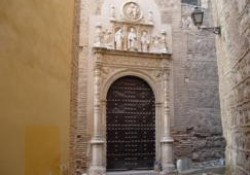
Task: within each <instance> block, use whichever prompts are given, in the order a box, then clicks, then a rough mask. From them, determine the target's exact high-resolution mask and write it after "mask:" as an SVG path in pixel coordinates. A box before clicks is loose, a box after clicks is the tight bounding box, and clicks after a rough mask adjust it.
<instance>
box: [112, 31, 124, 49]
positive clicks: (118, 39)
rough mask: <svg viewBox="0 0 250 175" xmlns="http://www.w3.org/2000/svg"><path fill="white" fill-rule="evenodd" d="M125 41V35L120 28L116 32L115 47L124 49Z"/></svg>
mask: <svg viewBox="0 0 250 175" xmlns="http://www.w3.org/2000/svg"><path fill="white" fill-rule="evenodd" d="M123 41H124V35H123V30H122V29H119V30H118V31H117V32H116V33H115V43H114V44H115V49H117V50H122V49H123Z"/></svg>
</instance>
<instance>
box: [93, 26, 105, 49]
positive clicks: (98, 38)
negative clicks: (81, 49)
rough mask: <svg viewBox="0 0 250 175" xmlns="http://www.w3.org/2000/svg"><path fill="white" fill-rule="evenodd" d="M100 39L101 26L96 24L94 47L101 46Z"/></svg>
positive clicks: (101, 37) (101, 35)
mask: <svg viewBox="0 0 250 175" xmlns="http://www.w3.org/2000/svg"><path fill="white" fill-rule="evenodd" d="M102 39H103V33H102V26H101V24H97V25H96V31H95V43H94V45H95V46H96V47H101V46H102Z"/></svg>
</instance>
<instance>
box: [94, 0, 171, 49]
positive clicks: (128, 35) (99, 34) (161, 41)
mask: <svg viewBox="0 0 250 175" xmlns="http://www.w3.org/2000/svg"><path fill="white" fill-rule="evenodd" d="M116 9H117V7H116V6H114V5H111V7H110V8H109V10H110V11H109V12H107V14H109V17H110V24H109V25H107V24H105V25H103V26H109V28H105V29H103V27H102V25H100V24H97V25H96V31H95V40H94V47H102V48H107V49H114V50H124V51H133V52H135V51H139V52H144V53H167V52H168V51H169V49H168V42H167V41H168V40H167V37H166V36H167V35H166V33H158V34H157V32H156V31H157V30H156V29H154V14H153V11H151V10H150V11H148V15H147V19H146V20H142V18H143V12H142V9H141V7H140V6H139V4H137V3H136V2H133V1H129V2H127V3H125V4H124V5H123V6H122V12H121V15H119V16H118V15H117V14H116V12H117V10H116ZM144 10H145V9H144ZM120 16H121V17H120ZM153 33H154V34H155V37H153V38H152V35H153ZM151 38H152V39H151Z"/></svg>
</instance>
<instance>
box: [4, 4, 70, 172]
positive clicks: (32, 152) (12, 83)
mask: <svg viewBox="0 0 250 175" xmlns="http://www.w3.org/2000/svg"><path fill="white" fill-rule="evenodd" d="M73 3H74V1H73V0H0V175H58V174H61V173H60V167H61V166H62V165H65V164H67V162H68V152H69V114H70V112H69V110H70V109H69V107H70V101H69V100H70V68H71V66H70V63H71V46H72V25H73Z"/></svg>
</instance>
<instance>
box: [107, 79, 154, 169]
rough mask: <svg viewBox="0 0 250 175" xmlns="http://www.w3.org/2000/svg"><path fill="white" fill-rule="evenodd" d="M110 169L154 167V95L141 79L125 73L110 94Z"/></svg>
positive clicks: (108, 144) (113, 85) (108, 148)
mask: <svg viewBox="0 0 250 175" xmlns="http://www.w3.org/2000/svg"><path fill="white" fill-rule="evenodd" d="M106 109H107V130H106V133H107V170H108V171H115V170H146V169H153V166H154V160H155V97H154V93H153V91H152V89H151V87H150V86H149V85H148V84H147V83H146V82H145V81H144V80H142V79H140V78H137V77H133V76H126V77H122V78H120V79H118V80H117V81H115V82H114V83H113V84H112V86H111V87H110V89H109V91H108V94H107V108H106Z"/></svg>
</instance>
